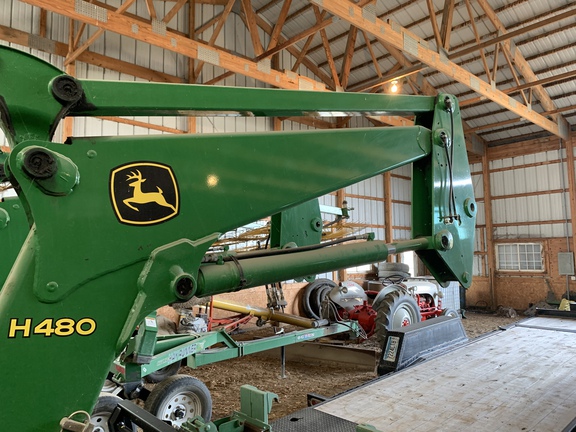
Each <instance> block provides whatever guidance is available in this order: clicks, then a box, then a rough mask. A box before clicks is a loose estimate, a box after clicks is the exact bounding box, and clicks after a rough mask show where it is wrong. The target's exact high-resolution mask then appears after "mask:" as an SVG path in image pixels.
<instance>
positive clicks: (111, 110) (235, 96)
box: [70, 80, 434, 117]
mask: <svg viewBox="0 0 576 432" xmlns="http://www.w3.org/2000/svg"><path fill="white" fill-rule="evenodd" d="M82 88H83V89H84V92H85V95H86V97H85V101H84V102H83V103H82V104H79V105H78V106H76V107H74V108H72V110H71V111H70V115H81V116H116V115H127V110H126V107H127V106H130V113H129V114H130V115H133V116H150V115H186V116H187V115H228V116H230V115H238V116H250V117H253V116H269V117H272V116H276V117H291V116H304V115H311V116H332V117H334V116H348V115H362V114H365V115H388V114H411V113H420V112H430V111H432V110H433V109H434V97H431V96H406V95H386V94H369V93H334V92H318V91H302V90H280V89H254V88H240V87H219V86H204V85H182V84H161V83H143V82H116V83H114V82H106V81H89V80H85V81H82ZM280 99H281V100H282V103H278V102H277V101H278V100H280Z"/></svg>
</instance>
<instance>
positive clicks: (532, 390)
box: [315, 317, 576, 432]
mask: <svg viewBox="0 0 576 432" xmlns="http://www.w3.org/2000/svg"><path fill="white" fill-rule="evenodd" d="M531 326H534V327H531ZM544 328H546V329H544ZM575 331H576V320H564V319H558V318H543V317H539V318H533V319H530V320H525V321H523V322H522V324H521V325H519V326H514V327H512V328H510V329H508V330H506V331H502V332H498V333H495V334H494V335H491V336H488V337H485V338H483V339H481V340H478V341H475V342H474V343H471V344H469V345H466V346H464V347H462V348H459V349H457V350H455V351H453V352H450V353H448V354H445V355H442V356H440V357H437V358H434V359H431V360H429V361H427V362H425V363H421V364H418V365H416V366H414V367H412V368H408V369H405V370H403V371H401V372H399V373H396V374H393V375H391V376H390V377H387V378H384V379H380V380H378V381H375V382H374V383H372V384H369V385H366V386H363V387H360V388H359V389H356V390H354V391H351V392H349V393H346V394H344V395H343V396H341V397H338V398H336V399H334V400H333V401H329V402H327V403H325V404H322V405H320V406H318V407H317V408H315V409H317V410H319V411H322V412H324V413H327V414H331V415H333V416H336V417H338V418H341V419H345V420H348V421H352V422H354V423H367V424H370V425H372V426H375V427H376V428H377V429H379V430H381V431H391V430H393V431H429V430H465V429H468V428H471V429H469V430H482V431H501V432H504V431H506V432H508V431H539V432H544V431H551V432H552V431H561V430H562V429H563V428H564V427H566V425H568V424H569V423H570V422H571V421H572V420H573V419H574V417H576V386H575V385H574V383H575V382H576V367H575V365H576V334H574V333H573V332H575Z"/></svg>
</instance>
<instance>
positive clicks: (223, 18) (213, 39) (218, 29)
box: [194, 0, 236, 77]
mask: <svg viewBox="0 0 576 432" xmlns="http://www.w3.org/2000/svg"><path fill="white" fill-rule="evenodd" d="M235 1H236V0H228V3H227V4H226V6H225V7H224V11H223V12H222V14H220V19H219V20H218V23H217V24H216V27H215V28H214V31H213V32H212V36H210V40H209V41H208V45H209V46H214V44H215V43H216V39H218V36H219V35H220V32H221V31H222V28H224V23H225V22H226V20H227V19H228V15H229V14H230V11H231V10H232V6H234V3H235ZM203 66H204V62H203V61H199V62H198V64H197V65H196V69H194V76H195V77H198V76H200V72H202V67H203Z"/></svg>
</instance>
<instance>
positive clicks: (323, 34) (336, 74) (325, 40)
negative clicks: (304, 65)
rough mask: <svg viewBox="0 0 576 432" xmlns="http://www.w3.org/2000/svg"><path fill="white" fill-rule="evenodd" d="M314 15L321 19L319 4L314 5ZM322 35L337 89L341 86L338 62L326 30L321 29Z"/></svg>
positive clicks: (317, 19) (318, 19)
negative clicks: (337, 67) (333, 55)
mask: <svg viewBox="0 0 576 432" xmlns="http://www.w3.org/2000/svg"><path fill="white" fill-rule="evenodd" d="M313 9H314V15H316V21H320V19H321V16H322V15H321V12H320V9H319V8H318V6H316V5H314V6H313ZM320 37H321V38H322V44H323V45H324V51H325V52H326V59H327V60H328V65H329V66H330V72H331V73H332V81H333V82H334V84H333V86H334V87H333V88H335V89H337V88H338V87H340V78H339V77H338V71H337V70H336V64H335V63H334V59H333V57H332V50H331V49H330V42H329V41H328V36H327V35H326V30H324V29H323V28H322V29H320Z"/></svg>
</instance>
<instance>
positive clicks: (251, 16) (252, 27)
mask: <svg viewBox="0 0 576 432" xmlns="http://www.w3.org/2000/svg"><path fill="white" fill-rule="evenodd" d="M230 1H231V2H232V4H234V0H230ZM242 10H243V11H244V15H245V16H246V25H247V27H248V32H249V33H250V39H252V46H253V47H254V53H255V54H256V56H259V55H261V54H262V53H263V52H264V48H263V47H262V41H260V36H259V35H258V25H257V24H256V14H255V13H254V9H252V4H251V3H250V0H242Z"/></svg>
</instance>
